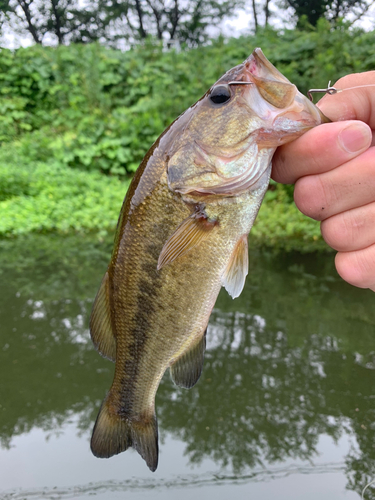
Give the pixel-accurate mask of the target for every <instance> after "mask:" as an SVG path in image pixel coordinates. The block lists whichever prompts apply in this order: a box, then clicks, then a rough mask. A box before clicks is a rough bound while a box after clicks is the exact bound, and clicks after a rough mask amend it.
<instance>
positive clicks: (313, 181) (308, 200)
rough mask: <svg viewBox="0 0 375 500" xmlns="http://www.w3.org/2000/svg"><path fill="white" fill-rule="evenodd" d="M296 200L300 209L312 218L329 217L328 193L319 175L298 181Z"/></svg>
mask: <svg viewBox="0 0 375 500" xmlns="http://www.w3.org/2000/svg"><path fill="white" fill-rule="evenodd" d="M294 201H295V204H296V205H297V207H298V209H299V210H300V211H301V212H302V213H303V214H305V215H307V216H308V217H311V218H312V219H315V220H323V219H325V218H326V217H327V216H326V214H325V211H326V208H327V199H326V193H325V190H324V187H323V185H322V182H321V180H320V176H319V175H309V176H306V177H302V178H301V179H299V180H298V181H297V183H296V186H295V189H294Z"/></svg>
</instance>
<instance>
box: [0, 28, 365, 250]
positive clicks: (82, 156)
mask: <svg viewBox="0 0 375 500" xmlns="http://www.w3.org/2000/svg"><path fill="white" fill-rule="evenodd" d="M255 46H261V47H262V49H263V51H264V52H265V54H266V55H267V57H269V59H270V60H271V61H272V62H273V63H274V64H275V65H276V66H277V67H278V69H280V71H282V72H283V73H284V74H285V75H286V76H287V77H288V78H289V79H290V80H291V81H292V82H293V83H295V84H296V85H297V86H298V87H299V89H300V90H301V91H302V92H306V90H307V89H308V88H311V87H320V86H325V85H326V84H327V81H328V80H333V81H335V80H336V79H338V78H339V77H341V76H342V75H344V74H347V73H351V72H357V71H365V70H370V69H372V68H373V67H374V65H375V49H374V46H373V33H364V32H361V31H358V32H354V31H348V30H346V29H345V28H344V26H343V27H342V29H340V30H334V31H331V30H330V29H329V25H328V23H327V22H326V21H320V22H319V23H318V27H317V29H316V30H312V31H309V32H303V31H285V32H284V33H282V34H281V33H277V32H276V31H272V30H265V31H262V32H260V33H259V34H258V35H257V36H256V37H255V36H252V37H246V38H245V37H243V38H240V39H230V40H227V41H226V40H224V39H218V40H215V41H213V42H212V44H211V45H210V46H207V47H200V48H197V49H192V50H186V51H180V52H176V51H174V50H169V51H165V50H163V47H162V46H161V45H158V44H155V43H152V42H151V41H147V42H146V43H144V44H143V45H141V46H138V47H137V48H135V49H133V50H129V51H127V52H120V51H118V50H114V49H108V48H105V47H102V46H100V45H99V44H89V45H78V44H77V45H70V46H68V47H66V46H60V47H57V48H52V47H42V46H40V45H35V46H33V47H29V48H27V49H18V50H17V51H15V52H12V51H9V50H5V49H1V50H0V140H1V146H0V211H1V218H0V235H3V236H12V235H17V234H20V233H28V232H48V231H58V232H67V231H70V230H75V231H80V232H82V231H92V230H99V231H101V232H103V231H112V230H113V228H114V226H115V224H116V220H117V215H118V212H119V210H120V206H121V202H122V199H123V196H124V194H125V192H126V188H127V185H128V183H129V178H130V176H131V175H132V174H133V173H134V171H135V170H136V168H137V167H138V165H139V163H140V161H141V159H142V158H143V156H144V155H145V153H146V152H147V150H148V149H149V147H150V146H151V144H152V143H153V142H154V141H155V140H156V138H157V137H158V136H159V135H160V133H161V132H162V131H163V130H164V129H165V128H166V127H167V126H168V125H169V123H171V122H172V121H173V120H174V119H175V118H176V117H177V116H178V115H179V114H180V113H181V112H183V111H184V110H185V109H186V108H187V107H188V106H190V105H191V104H192V103H194V102H195V101H196V100H197V99H199V98H200V96H201V95H202V94H203V93H204V92H205V91H206V90H207V88H208V87H209V86H210V85H212V83H213V82H214V81H215V80H216V79H217V78H218V77H219V76H220V75H221V74H223V73H224V72H225V71H226V70H227V69H229V68H231V67H232V66H234V65H236V64H238V63H239V62H241V61H243V60H244V59H245V58H246V57H247V56H248V55H249V53H250V52H251V51H252V50H253V48H254V47H255ZM253 241H254V242H256V244H262V245H264V244H267V245H269V246H272V247H275V246H276V247H280V248H286V249H293V248H294V249H295V248H298V249H302V250H307V251H310V250H313V249H317V248H322V247H323V243H322V240H321V237H320V233H319V226H318V224H317V223H315V222H314V221H309V220H308V219H307V218H305V217H303V216H302V215H301V214H299V212H298V211H297V210H296V208H295V207H294V205H293V202H292V196H291V189H290V188H285V187H282V186H279V187H276V188H273V190H271V191H270V192H269V193H268V194H267V196H266V200H265V203H264V206H263V207H262V211H261V214H260V217H259V222H258V223H257V225H256V227H255V228H254V231H253Z"/></svg>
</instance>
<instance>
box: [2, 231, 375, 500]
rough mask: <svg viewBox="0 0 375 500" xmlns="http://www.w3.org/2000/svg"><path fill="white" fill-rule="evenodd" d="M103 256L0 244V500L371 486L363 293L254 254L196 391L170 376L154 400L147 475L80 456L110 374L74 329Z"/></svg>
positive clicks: (38, 242) (332, 491) (325, 272)
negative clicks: (153, 467) (154, 462)
mask: <svg viewBox="0 0 375 500" xmlns="http://www.w3.org/2000/svg"><path fill="white" fill-rule="evenodd" d="M110 247H111V245H110V242H103V243H99V242H97V241H96V240H94V239H93V238H78V237H76V238H73V237H69V238H57V237H36V238H27V239H24V240H17V241H14V242H6V243H4V242H3V243H1V244H0V259H1V274H0V297H1V301H0V325H1V327H0V377H1V379H0V380H1V384H0V498H1V499H4V500H10V499H12V500H14V499H17V500H21V499H27V500H30V499H39V498H43V499H54V500H56V499H71V498H75V499H86V498H89V497H90V496H92V495H95V497H96V498H98V499H103V500H104V499H105V500H112V499H119V498H129V499H133V498H134V499H143V498H144V499H149V498H151V497H152V498H156V499H159V498H160V499H167V500H168V499H169V498H172V497H173V498H176V496H178V498H179V499H190V498H194V499H200V498H215V499H224V498H225V499H227V498H228V496H231V495H232V496H233V497H235V498H236V499H242V498H243V499H248V498H252V499H262V500H263V499H266V500H267V499H275V498H277V499H282V500H284V499H285V500H286V499H288V500H294V499H301V498H304V499H308V500H310V499H311V500H312V499H314V500H315V499H316V498H317V497H318V495H319V498H320V499H321V500H326V499H327V500H328V499H329V500H336V499H349V500H351V499H359V498H360V496H361V491H362V489H363V488H364V486H365V485H366V484H367V483H369V482H370V481H372V480H374V479H375V348H374V335H375V307H374V304H375V295H374V294H373V293H372V292H369V291H365V290H359V289H355V288H354V287H351V286H349V285H347V284H345V283H343V282H342V281H341V280H340V278H339V277H338V276H337V275H336V273H335V271H334V267H333V257H332V255H328V256H320V257H317V256H311V255H310V256H300V255H298V254H294V255H282V254H279V255H271V254H270V253H261V252H256V253H255V252H251V255H250V275H249V277H248V280H247V285H246V288H245V290H244V292H243V293H242V295H241V297H240V298H238V299H236V300H232V299H230V298H229V297H228V295H227V294H226V292H225V291H223V292H222V293H221V294H220V296H219V299H218V301H217V303H216V306H215V309H214V311H213V313H212V316H211V319H210V324H209V329H208V338H207V354H206V360H205V366H204V371H203V375H202V378H201V379H200V381H199V383H198V384H197V385H196V386H195V387H194V388H193V389H191V390H189V391H187V390H183V389H179V388H177V387H176V386H174V385H173V383H172V382H171V381H170V379H169V376H168V374H167V375H166V376H165V377H164V379H163V381H162V384H161V386H160V388H159V390H158V394H157V403H156V404H157V415H158V421H159V431H160V460H159V468H158V470H157V471H156V472H155V473H154V474H153V473H151V472H150V471H149V470H148V468H147V466H146V465H145V463H144V461H143V460H142V459H141V458H140V456H139V455H138V454H137V453H135V452H133V450H129V451H127V452H126V453H123V454H121V455H118V456H116V457H113V458H111V459H109V460H100V459H97V458H95V457H93V456H92V455H91V452H90V450H89V439H90V432H91V429H92V426H93V423H94V420H95V417H96V413H97V410H98V408H99V405H100V402H101V400H102V398H103V396H104V395H105V393H106V390H107V389H108V388H109V385H110V382H111V378H112V373H113V364H112V363H111V362H109V361H107V360H105V359H103V358H101V357H100V356H99V355H98V354H97V353H96V351H95V350H94V349H93V346H92V344H91V341H90V338H89V332H88V327H87V323H88V317H89V314H90V309H91V306H92V301H93V297H94V295H95V293H96V290H97V287H98V285H99V283H100V280H101V277H102V274H103V272H104V270H105V268H106V264H107V261H108V257H109V253H110ZM365 498H366V499H371V498H375V494H374V489H371V488H369V489H368V490H367V491H366V493H365Z"/></svg>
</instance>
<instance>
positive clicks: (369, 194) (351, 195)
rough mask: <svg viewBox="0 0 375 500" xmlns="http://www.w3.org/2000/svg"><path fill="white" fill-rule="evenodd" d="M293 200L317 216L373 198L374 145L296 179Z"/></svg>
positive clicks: (319, 217) (300, 207)
mask: <svg viewBox="0 0 375 500" xmlns="http://www.w3.org/2000/svg"><path fill="white" fill-rule="evenodd" d="M294 201H295V203H296V205H297V207H298V208H299V210H300V211H301V212H302V213H304V214H305V215H308V216H309V217H311V218H313V219H316V220H324V219H327V218H328V217H331V216H332V215H336V214H338V213H341V212H344V211H346V210H350V209H352V208H357V207H361V206H363V205H367V204H368V203H371V202H373V201H375V148H370V149H368V150H367V151H365V152H364V153H362V155H361V156H360V157H357V158H354V159H353V160H351V161H349V162H347V163H345V164H344V165H341V166H340V167H337V168H335V169H334V170H330V171H329V172H325V173H323V174H318V175H308V176H306V177H302V178H301V179H299V180H298V181H297V182H296V186H295V189H294Z"/></svg>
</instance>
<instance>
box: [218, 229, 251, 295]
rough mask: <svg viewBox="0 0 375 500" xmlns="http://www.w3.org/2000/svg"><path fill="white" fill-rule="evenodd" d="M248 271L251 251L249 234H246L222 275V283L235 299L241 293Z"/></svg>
mask: <svg viewBox="0 0 375 500" xmlns="http://www.w3.org/2000/svg"><path fill="white" fill-rule="evenodd" d="M248 272H249V251H248V246H247V234H244V235H243V236H242V237H241V238H240V239H239V240H238V242H237V244H236V246H235V248H234V250H233V253H232V255H231V258H230V260H229V262H228V266H227V268H226V269H225V271H224V274H223V276H222V277H221V283H222V285H223V286H224V287H225V289H226V290H227V292H228V293H229V295H230V296H231V297H232V298H233V299H235V298H236V297H238V296H239V295H240V294H241V292H242V289H243V287H244V284H245V279H246V276H247V273H248Z"/></svg>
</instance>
